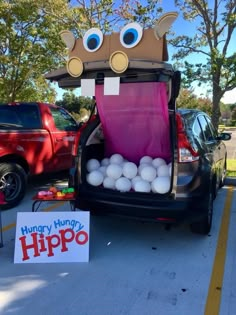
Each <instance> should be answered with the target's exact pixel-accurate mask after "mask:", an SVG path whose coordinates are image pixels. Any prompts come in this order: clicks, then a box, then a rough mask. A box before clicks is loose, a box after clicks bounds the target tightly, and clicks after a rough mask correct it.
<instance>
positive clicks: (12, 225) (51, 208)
mask: <svg viewBox="0 0 236 315" xmlns="http://www.w3.org/2000/svg"><path fill="white" fill-rule="evenodd" d="M65 203H66V201H60V202H57V203H55V204H53V205H51V206H49V207H47V208H44V209H43V210H42V211H45V212H46V211H47V212H48V211H51V210H53V209H55V208H58V207H60V206H62V205H64V204H65ZM15 226H16V223H11V224H9V225H6V226H3V227H2V231H3V232H5V231H8V230H10V229H12V228H14V227H15Z"/></svg>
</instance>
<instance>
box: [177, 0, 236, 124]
mask: <svg viewBox="0 0 236 315" xmlns="http://www.w3.org/2000/svg"><path fill="white" fill-rule="evenodd" d="M175 4H176V6H177V7H179V9H180V11H181V12H182V13H183V17H184V19H185V20H187V21H189V22H190V23H196V25H197V27H196V33H195V35H194V36H192V37H189V36H185V35H183V36H178V37H176V38H174V39H172V40H171V43H172V45H173V46H175V47H176V48H178V51H177V53H176V54H175V55H174V56H173V57H174V58H176V59H177V60H178V61H182V60H184V62H183V63H182V66H183V73H184V75H185V80H186V81H185V83H188V84H190V83H192V82H193V81H197V82H198V84H199V85H201V84H204V85H205V86H206V84H207V83H209V84H210V87H211V91H212V119H213V123H214V125H215V126H216V127H217V125H218V122H219V117H220V107H219V105H220V99H221V98H222V96H223V95H224V93H225V92H227V91H230V90H232V89H233V88H235V87H236V76H235V73H236V53H235V52H233V53H230V50H229V48H230V44H232V39H233V38H232V35H233V32H234V31H235V27H236V18H235V17H236V2H235V0H225V1H221V0H215V1H214V2H213V1H207V0H175ZM191 54H197V56H198V58H196V59H195V60H198V61H197V62H195V63H193V62H189V61H188V60H187V59H186V57H188V56H189V55H191ZM199 54H200V55H201V56H202V57H203V59H202V62H199Z"/></svg>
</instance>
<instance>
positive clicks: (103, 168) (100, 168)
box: [98, 166, 107, 176]
mask: <svg viewBox="0 0 236 315" xmlns="http://www.w3.org/2000/svg"><path fill="white" fill-rule="evenodd" d="M98 171H100V172H101V173H102V174H103V175H104V176H105V175H106V173H107V167H106V166H100V167H99V169H98Z"/></svg>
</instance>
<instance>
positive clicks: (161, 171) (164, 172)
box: [157, 164, 169, 176]
mask: <svg viewBox="0 0 236 315" xmlns="http://www.w3.org/2000/svg"><path fill="white" fill-rule="evenodd" d="M157 176H169V167H168V166H167V165H166V164H165V165H161V166H159V167H158V169H157Z"/></svg>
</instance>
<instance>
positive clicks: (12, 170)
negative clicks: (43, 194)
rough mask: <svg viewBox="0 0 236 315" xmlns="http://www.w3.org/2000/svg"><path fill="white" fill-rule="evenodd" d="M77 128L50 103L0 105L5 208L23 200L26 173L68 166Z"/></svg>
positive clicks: (0, 167)
mask: <svg viewBox="0 0 236 315" xmlns="http://www.w3.org/2000/svg"><path fill="white" fill-rule="evenodd" d="M78 129H79V125H78V124H77V122H76V121H75V120H74V118H73V117H72V116H71V115H70V114H69V113H68V112H67V111H66V110H65V109H64V108H62V107H59V106H56V105H53V104H45V103H10V104H0V191H3V192H4V194H5V199H6V201H7V206H5V207H6V208H12V207H14V206H16V205H17V204H18V203H19V202H20V201H21V200H22V199H23V197H24V195H25V192H26V187H27V179H28V177H29V176H32V175H38V174H42V173H44V174H45V173H51V172H58V171H61V170H66V169H69V168H70V166H71V161H72V156H71V151H72V146H73V144H74V140H75V135H76V133H77V131H78Z"/></svg>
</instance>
